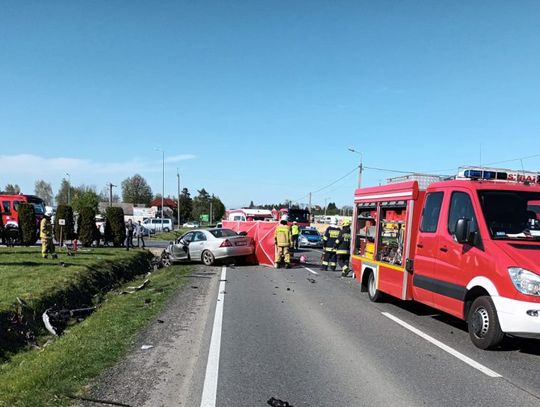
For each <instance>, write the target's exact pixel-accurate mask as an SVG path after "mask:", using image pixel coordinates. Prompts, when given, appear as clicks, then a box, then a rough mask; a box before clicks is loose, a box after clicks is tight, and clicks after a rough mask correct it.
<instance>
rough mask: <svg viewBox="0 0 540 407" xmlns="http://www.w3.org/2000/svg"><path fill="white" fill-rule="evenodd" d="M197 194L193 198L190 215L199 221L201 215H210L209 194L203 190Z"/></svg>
mask: <svg viewBox="0 0 540 407" xmlns="http://www.w3.org/2000/svg"><path fill="white" fill-rule="evenodd" d="M197 192H198V193H199V195H197V196H196V197H195V198H193V209H192V211H191V215H192V216H193V219H195V220H199V219H200V217H201V215H205V214H208V215H210V199H211V198H210V194H209V193H208V192H206V190H205V189H204V188H203V189H200V190H198V191H197Z"/></svg>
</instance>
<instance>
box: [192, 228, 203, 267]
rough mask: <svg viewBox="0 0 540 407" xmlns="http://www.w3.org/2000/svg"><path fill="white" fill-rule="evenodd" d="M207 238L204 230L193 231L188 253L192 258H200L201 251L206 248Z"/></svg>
mask: <svg viewBox="0 0 540 407" xmlns="http://www.w3.org/2000/svg"><path fill="white" fill-rule="evenodd" d="M206 243H207V238H206V235H205V234H204V232H201V231H197V232H193V240H192V241H191V243H190V245H189V254H190V256H191V258H192V259H194V260H198V259H200V258H201V255H202V252H203V251H204V249H206Z"/></svg>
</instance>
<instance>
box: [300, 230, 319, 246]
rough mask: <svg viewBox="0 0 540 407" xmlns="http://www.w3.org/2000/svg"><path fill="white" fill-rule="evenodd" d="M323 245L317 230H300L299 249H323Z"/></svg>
mask: <svg viewBox="0 0 540 407" xmlns="http://www.w3.org/2000/svg"><path fill="white" fill-rule="evenodd" d="M322 243H323V241H322V237H321V235H320V233H319V231H318V230H317V229H315V228H302V229H300V236H298V247H322Z"/></svg>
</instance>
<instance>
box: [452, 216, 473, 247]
mask: <svg viewBox="0 0 540 407" xmlns="http://www.w3.org/2000/svg"><path fill="white" fill-rule="evenodd" d="M470 227H471V220H470V219H465V218H461V219H458V221H457V222H456V231H455V233H454V236H455V237H456V241H457V242H458V243H469V242H470V241H471V233H470Z"/></svg>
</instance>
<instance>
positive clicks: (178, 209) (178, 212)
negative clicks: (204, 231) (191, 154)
mask: <svg viewBox="0 0 540 407" xmlns="http://www.w3.org/2000/svg"><path fill="white" fill-rule="evenodd" d="M176 179H177V181H178V205H177V207H176V215H177V218H178V229H180V172H178V168H177V169H176Z"/></svg>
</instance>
